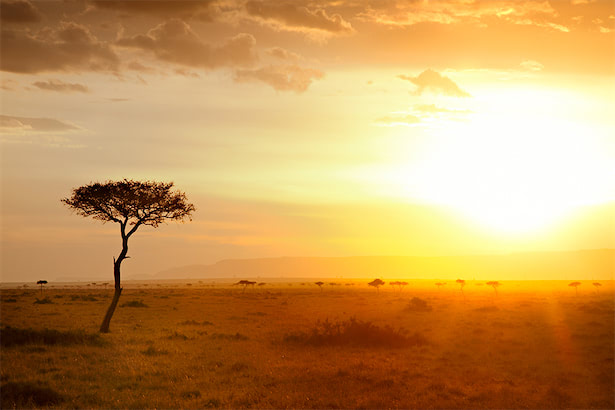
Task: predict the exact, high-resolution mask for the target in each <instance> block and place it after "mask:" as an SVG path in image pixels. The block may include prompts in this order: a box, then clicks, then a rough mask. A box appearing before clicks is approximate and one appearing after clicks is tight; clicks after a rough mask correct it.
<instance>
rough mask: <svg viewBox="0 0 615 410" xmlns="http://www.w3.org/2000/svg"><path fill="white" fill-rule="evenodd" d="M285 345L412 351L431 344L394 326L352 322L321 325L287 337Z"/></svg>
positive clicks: (420, 336)
mask: <svg viewBox="0 0 615 410" xmlns="http://www.w3.org/2000/svg"><path fill="white" fill-rule="evenodd" d="M285 341H287V342H294V343H302V344H307V345H311V346H348V345H352V346H361V347H410V346H420V345H425V344H427V343H428V342H427V340H426V339H425V338H424V337H423V336H422V335H420V334H418V333H415V334H414V335H411V336H406V334H405V332H404V331H403V330H402V329H400V330H395V329H393V328H392V327H391V326H388V325H387V326H384V327H380V326H378V325H375V324H373V323H371V322H364V321H361V320H357V319H355V318H351V319H350V320H348V321H345V322H335V323H332V322H329V320H325V321H324V322H320V321H319V322H317V323H316V326H315V327H314V329H312V331H311V332H309V333H303V332H299V333H294V334H290V335H287V336H286V337H285Z"/></svg>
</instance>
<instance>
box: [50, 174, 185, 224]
mask: <svg viewBox="0 0 615 410" xmlns="http://www.w3.org/2000/svg"><path fill="white" fill-rule="evenodd" d="M172 187H173V182H154V181H133V180H129V179H124V180H122V181H107V182H105V183H99V182H95V183H91V184H89V185H84V186H81V187H79V188H75V189H74V190H73V195H72V196H71V197H70V198H64V199H62V202H63V203H65V204H66V205H68V206H69V207H71V208H72V209H74V210H75V211H76V212H77V213H78V214H79V215H82V216H86V217H87V216H91V217H92V218H94V219H97V220H100V221H103V222H109V221H112V222H117V223H119V224H121V225H122V226H124V227H125V226H126V225H131V226H133V228H132V229H131V230H130V231H129V232H128V236H130V234H132V233H134V232H135V231H136V229H137V228H138V227H139V226H140V225H150V226H153V227H157V226H158V225H159V224H161V223H162V222H165V221H166V220H180V221H181V220H183V219H184V218H188V219H190V220H191V214H192V212H193V211H194V210H195V207H194V205H193V204H191V203H188V202H187V200H186V194H185V193H183V192H172V191H171V188H172Z"/></svg>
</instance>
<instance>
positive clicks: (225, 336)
mask: <svg viewBox="0 0 615 410" xmlns="http://www.w3.org/2000/svg"><path fill="white" fill-rule="evenodd" d="M211 338H212V339H222V340H248V336H246V335H242V334H241V333H239V332H238V333H235V334H234V335H233V334H226V333H214V334H212V335H211Z"/></svg>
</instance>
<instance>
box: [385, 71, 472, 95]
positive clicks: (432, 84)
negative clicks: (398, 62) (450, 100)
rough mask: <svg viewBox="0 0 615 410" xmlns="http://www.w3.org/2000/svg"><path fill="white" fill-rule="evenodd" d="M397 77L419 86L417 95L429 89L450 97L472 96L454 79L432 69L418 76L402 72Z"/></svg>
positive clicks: (416, 91)
mask: <svg viewBox="0 0 615 410" xmlns="http://www.w3.org/2000/svg"><path fill="white" fill-rule="evenodd" d="M397 78H399V79H402V80H405V81H409V82H411V83H412V84H414V85H415V86H416V87H417V88H416V90H415V91H414V93H415V94H416V95H422V94H423V93H425V92H427V91H429V92H432V93H434V94H441V95H445V96H449V97H471V95H470V94H469V93H467V92H466V91H464V90H462V89H461V88H460V87H459V86H458V85H457V84H456V83H455V82H454V81H453V80H451V79H450V78H448V77H445V76H443V75H441V74H440V73H438V72H436V71H434V70H432V69H427V70H425V71H423V72H422V73H421V74H419V75H418V76H416V77H411V76H407V75H404V74H400V75H398V76H397Z"/></svg>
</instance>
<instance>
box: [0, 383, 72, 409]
mask: <svg viewBox="0 0 615 410" xmlns="http://www.w3.org/2000/svg"><path fill="white" fill-rule="evenodd" d="M0 390H2V395H1V397H2V408H4V409H8V408H15V407H17V408H31V407H33V405H35V406H46V407H47V406H52V405H54V404H58V403H60V402H62V401H63V400H64V399H63V398H62V396H61V395H60V394H59V393H58V392H56V391H55V390H52V389H51V388H49V387H46V386H40V385H39V384H38V383H32V382H8V383H5V384H3V385H2V387H1V388H0Z"/></svg>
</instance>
